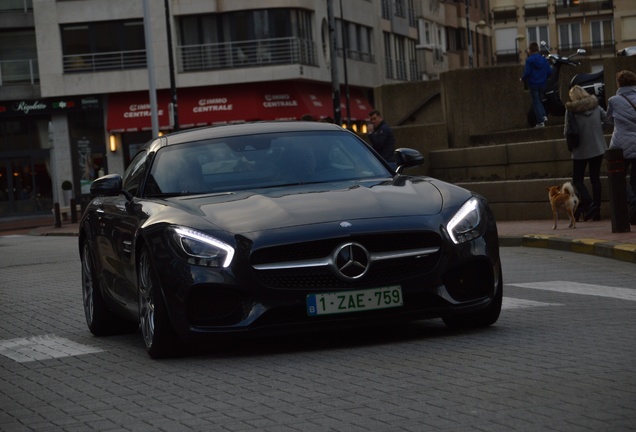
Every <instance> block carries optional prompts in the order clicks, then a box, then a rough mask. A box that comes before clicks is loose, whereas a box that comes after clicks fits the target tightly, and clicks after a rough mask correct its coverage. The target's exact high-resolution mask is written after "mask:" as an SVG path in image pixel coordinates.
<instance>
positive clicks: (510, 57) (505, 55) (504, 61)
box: [495, 49, 521, 65]
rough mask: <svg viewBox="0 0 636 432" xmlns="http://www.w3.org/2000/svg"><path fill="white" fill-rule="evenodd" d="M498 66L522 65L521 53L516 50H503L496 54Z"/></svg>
mask: <svg viewBox="0 0 636 432" xmlns="http://www.w3.org/2000/svg"><path fill="white" fill-rule="evenodd" d="M495 59H496V62H497V65H510V64H521V58H520V53H519V52H518V51H515V50H513V49H512V50H501V51H497V52H496V53H495Z"/></svg>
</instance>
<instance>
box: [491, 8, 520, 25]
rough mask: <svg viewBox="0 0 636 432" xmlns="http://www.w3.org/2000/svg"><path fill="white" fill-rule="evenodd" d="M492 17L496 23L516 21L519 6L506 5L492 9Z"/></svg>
mask: <svg viewBox="0 0 636 432" xmlns="http://www.w3.org/2000/svg"><path fill="white" fill-rule="evenodd" d="M492 19H493V22H494V23H495V24H498V23H507V22H516V21H517V7H516V6H504V7H497V8H493V9H492Z"/></svg>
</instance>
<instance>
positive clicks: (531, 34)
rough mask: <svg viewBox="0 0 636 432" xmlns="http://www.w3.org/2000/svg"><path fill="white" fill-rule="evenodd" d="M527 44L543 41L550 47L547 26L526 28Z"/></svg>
mask: <svg viewBox="0 0 636 432" xmlns="http://www.w3.org/2000/svg"><path fill="white" fill-rule="evenodd" d="M527 40H528V43H530V42H533V41H534V42H536V43H541V42H542V41H545V43H547V44H548V46H549V45H550V36H549V33H548V26H536V27H528V38H527Z"/></svg>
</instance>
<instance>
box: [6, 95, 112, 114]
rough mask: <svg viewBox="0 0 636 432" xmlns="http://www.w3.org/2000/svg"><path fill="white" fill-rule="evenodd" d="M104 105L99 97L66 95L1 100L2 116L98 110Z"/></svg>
mask: <svg viewBox="0 0 636 432" xmlns="http://www.w3.org/2000/svg"><path fill="white" fill-rule="evenodd" d="M101 107H102V104H101V101H100V99H99V98H98V97H93V96H86V97H64V98H47V99H36V100H19V101H4V102H0V116H2V117H8V116H19V115H40V114H56V113H63V112H77V111H84V110H96V109H100V108H101Z"/></svg>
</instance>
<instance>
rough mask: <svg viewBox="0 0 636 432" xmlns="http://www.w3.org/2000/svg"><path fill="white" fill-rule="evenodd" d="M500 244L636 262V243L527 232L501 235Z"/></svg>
mask: <svg viewBox="0 0 636 432" xmlns="http://www.w3.org/2000/svg"><path fill="white" fill-rule="evenodd" d="M499 246H502V247H536V248H546V249H553V250H560V251H564V252H575V253H584V254H588V255H596V256H599V257H603V258H612V259H616V260H619V261H626V262H631V263H636V245H635V244H631V243H620V242H612V241H607V240H597V239H589V238H580V239H576V238H575V239H571V238H565V237H559V236H554V235H544V234H527V235H524V236H521V237H519V236H500V237H499Z"/></svg>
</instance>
